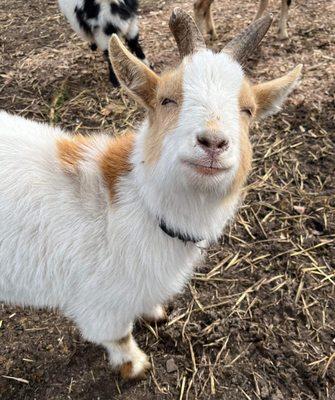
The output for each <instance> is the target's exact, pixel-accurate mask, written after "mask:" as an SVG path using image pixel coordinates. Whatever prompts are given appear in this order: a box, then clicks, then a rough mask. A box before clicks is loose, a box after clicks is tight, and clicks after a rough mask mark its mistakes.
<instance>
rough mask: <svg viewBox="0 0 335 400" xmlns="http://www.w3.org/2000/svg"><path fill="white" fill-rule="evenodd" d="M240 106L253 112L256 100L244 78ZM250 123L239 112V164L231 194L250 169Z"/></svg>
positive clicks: (248, 119) (243, 181)
mask: <svg viewBox="0 0 335 400" xmlns="http://www.w3.org/2000/svg"><path fill="white" fill-rule="evenodd" d="M239 104H240V108H241V109H243V108H248V109H250V111H251V112H252V114H253V115H254V114H255V110H256V102H255V98H254V94H253V90H252V86H251V85H250V83H249V81H248V80H247V79H245V80H244V82H243V84H242V88H241V92H240V97H239ZM250 123H251V118H249V117H248V116H247V115H244V114H242V113H241V116H240V164H239V168H238V170H237V173H236V176H235V179H234V182H233V184H232V187H231V191H230V193H231V194H232V195H233V194H234V193H236V192H239V191H240V190H241V189H242V186H243V185H244V183H245V181H246V179H247V177H248V174H249V172H250V170H251V161H252V147H251V143H250V139H249V126H250Z"/></svg>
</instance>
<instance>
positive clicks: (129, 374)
mask: <svg viewBox="0 0 335 400" xmlns="http://www.w3.org/2000/svg"><path fill="white" fill-rule="evenodd" d="M150 367H151V365H150V363H148V364H147V365H146V366H144V368H143V369H142V371H141V372H140V373H138V374H137V375H135V376H134V375H133V363H132V362H131V361H128V362H126V363H124V364H122V365H121V367H120V375H121V377H122V378H123V379H126V380H129V379H133V380H139V379H145V377H146V372H147V371H148V370H149V369H150Z"/></svg>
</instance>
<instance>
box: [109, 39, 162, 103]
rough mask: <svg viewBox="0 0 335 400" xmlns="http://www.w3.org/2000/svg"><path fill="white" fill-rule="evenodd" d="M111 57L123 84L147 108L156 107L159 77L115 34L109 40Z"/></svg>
mask: <svg viewBox="0 0 335 400" xmlns="http://www.w3.org/2000/svg"><path fill="white" fill-rule="evenodd" d="M109 58H110V61H111V64H112V67H113V69H114V72H115V74H116V76H117V78H118V80H119V81H120V82H121V84H122V85H123V86H124V87H125V88H126V89H127V90H128V91H129V92H130V94H131V95H132V96H133V97H134V98H135V99H136V100H137V101H139V102H140V103H141V104H142V105H144V106H145V107H146V108H154V107H155V103H156V89H157V84H158V80H159V77H158V76H157V75H156V74H155V73H154V72H153V71H151V69H149V68H148V67H147V66H146V65H145V64H144V63H142V62H141V61H140V60H139V59H138V58H136V57H135V56H133V55H132V54H131V53H130V52H129V51H128V50H127V49H126V48H125V46H124V45H123V44H122V42H121V41H120V39H119V38H118V37H117V35H115V34H114V35H112V38H111V40H110V42H109Z"/></svg>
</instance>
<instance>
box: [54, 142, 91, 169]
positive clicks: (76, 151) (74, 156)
mask: <svg viewBox="0 0 335 400" xmlns="http://www.w3.org/2000/svg"><path fill="white" fill-rule="evenodd" d="M89 142H90V137H85V136H82V135H74V136H73V137H72V138H62V139H58V141H57V143H56V146H57V151H58V157H59V159H60V162H61V165H62V167H63V168H64V169H65V170H66V171H67V172H69V173H77V172H78V164H79V162H80V161H81V160H82V158H83V155H84V152H85V148H87V146H88V145H89Z"/></svg>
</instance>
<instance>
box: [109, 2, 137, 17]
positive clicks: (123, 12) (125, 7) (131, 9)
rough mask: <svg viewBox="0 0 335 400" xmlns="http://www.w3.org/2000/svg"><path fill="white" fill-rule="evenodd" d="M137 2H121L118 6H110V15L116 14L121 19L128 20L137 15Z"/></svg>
mask: <svg viewBox="0 0 335 400" xmlns="http://www.w3.org/2000/svg"><path fill="white" fill-rule="evenodd" d="M137 10H138V1H137V0H123V1H122V2H121V3H119V4H115V3H113V4H111V12H112V14H118V15H119V16H120V18H121V19H129V18H131V17H132V16H133V15H135V14H136V13H137Z"/></svg>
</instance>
